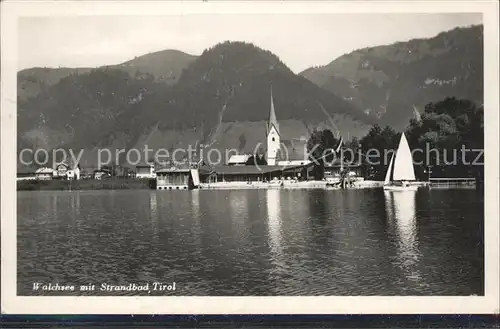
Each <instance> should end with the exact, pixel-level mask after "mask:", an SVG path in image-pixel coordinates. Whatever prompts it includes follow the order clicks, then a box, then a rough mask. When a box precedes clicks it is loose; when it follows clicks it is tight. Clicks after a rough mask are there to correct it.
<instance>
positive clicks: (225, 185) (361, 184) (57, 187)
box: [17, 178, 476, 191]
mask: <svg viewBox="0 0 500 329" xmlns="http://www.w3.org/2000/svg"><path fill="white" fill-rule="evenodd" d="M383 185H384V182H383V181H370V180H363V181H357V182H355V183H354V185H353V186H350V187H347V188H346V189H347V190H349V189H374V188H381V187H383ZM414 185H417V186H419V187H428V188H431V189H456V188H462V189H463V188H470V189H473V188H476V186H475V184H474V185H464V184H433V183H430V184H429V182H415V183H414ZM194 189H199V190H243V189H323V190H341V189H342V188H341V187H340V186H332V185H331V182H328V181H303V182H294V181H282V182H281V181H278V182H269V183H263V182H260V183H257V182H252V183H248V182H217V183H200V185H199V186H198V187H196V188H194ZM85 190H87V191H93V190H157V187H156V179H151V178H116V179H103V180H96V179H82V180H18V181H17V191H85ZM158 190H161V189H158Z"/></svg>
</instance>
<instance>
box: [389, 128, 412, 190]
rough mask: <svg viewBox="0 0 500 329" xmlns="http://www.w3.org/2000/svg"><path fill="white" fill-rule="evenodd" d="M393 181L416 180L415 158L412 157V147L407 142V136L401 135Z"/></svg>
mask: <svg viewBox="0 0 500 329" xmlns="http://www.w3.org/2000/svg"><path fill="white" fill-rule="evenodd" d="M392 180H395V181H402V180H404V181H413V180H415V170H414V168H413V158H412V156H411V151H410V146H409V145H408V141H407V140H406V137H405V134H404V133H403V134H402V135H401V140H400V141H399V146H398V150H397V152H396V159H395V161H394V173H393V176H392Z"/></svg>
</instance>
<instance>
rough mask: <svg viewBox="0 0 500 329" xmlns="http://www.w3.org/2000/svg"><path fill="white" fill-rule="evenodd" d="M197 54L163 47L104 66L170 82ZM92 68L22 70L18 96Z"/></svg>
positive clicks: (131, 74) (42, 88) (37, 90)
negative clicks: (159, 49) (122, 61)
mask: <svg viewBox="0 0 500 329" xmlns="http://www.w3.org/2000/svg"><path fill="white" fill-rule="evenodd" d="M195 59H196V56H194V55H189V54H186V53H183V52H181V51H178V50H171V49H168V50H163V51H158V52H154V53H150V54H146V55H143V56H139V57H136V58H134V59H132V60H130V61H127V62H125V63H122V64H117V65H109V66H103V67H101V68H103V69H104V68H114V69H121V70H123V71H126V72H128V73H129V74H130V76H132V77H135V76H136V75H138V76H140V75H141V74H143V75H147V74H150V75H152V76H153V77H154V78H155V79H156V80H157V81H159V82H164V83H167V84H172V83H175V82H176V81H177V80H178V79H179V77H180V75H181V73H182V70H183V69H185V68H186V67H187V66H188V65H189V64H191V62H193V61H194V60H195ZM92 69H93V68H41V67H36V68H30V69H25V70H22V71H19V72H18V74H17V90H18V97H19V98H20V99H21V100H26V99H27V98H28V97H35V96H37V95H38V94H39V93H40V92H41V91H42V90H46V89H47V88H49V87H51V86H53V85H55V84H56V83H58V82H59V81H60V80H61V79H62V78H65V77H68V76H70V75H74V74H77V75H78V74H83V73H88V72H90V71H91V70H92Z"/></svg>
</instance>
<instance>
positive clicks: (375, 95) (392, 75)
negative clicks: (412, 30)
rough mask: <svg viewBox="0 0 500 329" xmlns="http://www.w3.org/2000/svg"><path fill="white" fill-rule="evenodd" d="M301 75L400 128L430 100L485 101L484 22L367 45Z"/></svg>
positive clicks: (382, 122) (383, 121)
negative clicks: (462, 99)
mask: <svg viewBox="0 0 500 329" xmlns="http://www.w3.org/2000/svg"><path fill="white" fill-rule="evenodd" d="M300 75H302V76H304V77H306V78H307V79H309V80H310V81H312V82H314V83H315V84H316V85H318V86H320V87H322V88H324V89H325V90H328V91H330V92H333V93H335V94H337V95H339V96H341V97H343V98H344V99H346V100H348V101H349V102H351V103H352V104H354V105H356V106H358V107H360V108H361V109H363V110H364V111H365V113H369V114H370V115H374V116H376V117H378V118H380V120H381V124H388V125H391V126H393V127H394V128H396V129H398V130H401V129H403V128H404V126H405V125H406V123H407V122H408V119H409V118H410V117H411V116H412V115H414V111H415V110H414V107H415V108H416V110H417V111H419V112H422V111H423V109H424V107H425V105H426V104H428V103H430V102H435V101H438V100H442V99H444V98H446V97H457V98H465V99H470V100H472V101H474V102H476V103H478V105H480V104H482V102H483V26H482V25H477V26H471V27H467V28H456V29H454V30H451V31H447V32H443V33H440V34H438V35H437V36H435V37H433V38H430V39H415V40H411V41H408V42H398V43H395V44H392V45H386V46H379V47H372V48H365V49H360V50H356V51H353V52H352V53H350V54H346V55H343V56H341V57H339V58H337V59H335V60H334V61H332V62H331V63H329V64H328V65H325V66H321V67H312V68H309V69H307V70H305V71H303V72H302V73H300Z"/></svg>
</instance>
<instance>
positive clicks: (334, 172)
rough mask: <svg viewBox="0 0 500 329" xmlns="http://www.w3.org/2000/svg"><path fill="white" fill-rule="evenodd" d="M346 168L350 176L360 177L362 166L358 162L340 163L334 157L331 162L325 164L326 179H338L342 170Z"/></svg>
mask: <svg viewBox="0 0 500 329" xmlns="http://www.w3.org/2000/svg"><path fill="white" fill-rule="evenodd" d="M345 170H347V171H348V175H349V176H351V177H356V178H358V179H359V178H360V177H362V176H363V175H362V166H361V164H360V163H350V162H348V161H344V164H342V162H341V160H340V159H335V161H333V163H331V164H327V165H325V178H326V179H327V180H331V179H333V180H335V179H340V177H341V175H342V172H343V171H345Z"/></svg>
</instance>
